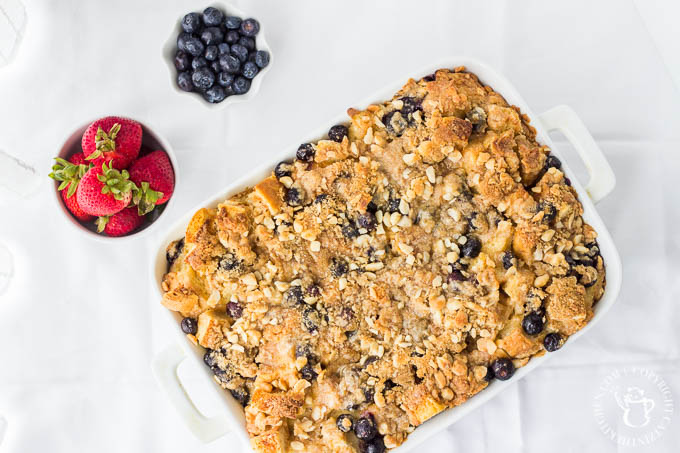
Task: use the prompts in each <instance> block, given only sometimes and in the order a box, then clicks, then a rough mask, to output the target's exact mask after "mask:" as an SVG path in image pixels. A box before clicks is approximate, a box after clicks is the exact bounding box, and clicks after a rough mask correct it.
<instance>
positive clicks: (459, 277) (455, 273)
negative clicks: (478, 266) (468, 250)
mask: <svg viewBox="0 0 680 453" xmlns="http://www.w3.org/2000/svg"><path fill="white" fill-rule="evenodd" d="M465 280H467V279H466V278H465V276H464V275H463V273H462V272H461V271H460V270H458V269H453V270H452V271H451V273H450V274H449V275H448V276H447V277H446V281H447V282H448V283H449V284H451V283H454V282H464V281H465Z"/></svg>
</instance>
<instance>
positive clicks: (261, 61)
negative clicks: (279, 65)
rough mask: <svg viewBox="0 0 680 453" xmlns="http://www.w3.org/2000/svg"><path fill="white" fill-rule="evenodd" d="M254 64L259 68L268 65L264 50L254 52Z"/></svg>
mask: <svg viewBox="0 0 680 453" xmlns="http://www.w3.org/2000/svg"><path fill="white" fill-rule="evenodd" d="M255 64H256V65H257V66H258V67H260V68H264V67H265V66H267V65H268V64H269V52H267V51H266V50H258V51H257V52H255Z"/></svg>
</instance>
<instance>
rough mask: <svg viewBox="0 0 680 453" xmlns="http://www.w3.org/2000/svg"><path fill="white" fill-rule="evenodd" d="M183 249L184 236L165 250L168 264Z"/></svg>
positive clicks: (173, 260)
mask: <svg viewBox="0 0 680 453" xmlns="http://www.w3.org/2000/svg"><path fill="white" fill-rule="evenodd" d="M189 79H190V81H191V76H190V77H189ZM183 250H184V238H182V239H180V240H178V241H174V242H172V243H171V244H170V245H169V246H168V249H167V250H166V252H165V259H166V261H167V262H168V264H169V265H172V263H174V262H175V260H176V259H177V258H179V256H180V255H181V254H182V251H183Z"/></svg>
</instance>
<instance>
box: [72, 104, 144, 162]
mask: <svg viewBox="0 0 680 453" xmlns="http://www.w3.org/2000/svg"><path fill="white" fill-rule="evenodd" d="M81 145H82V147H83V153H85V158H86V159H87V160H89V161H92V162H93V163H94V164H95V165H97V166H100V165H101V164H102V163H104V162H110V163H111V165H112V166H113V168H116V169H118V170H122V169H124V168H127V167H128V165H130V163H131V162H132V161H133V160H135V159H136V158H137V156H138V155H139V148H140V147H141V146H142V126H141V125H140V124H139V123H138V122H136V121H134V120H131V119H129V118H121V117H118V116H107V117H106V118H101V119H98V120H97V121H95V122H94V123H92V124H90V126H88V128H87V129H86V130H85V133H84V134H83V139H82V141H81Z"/></svg>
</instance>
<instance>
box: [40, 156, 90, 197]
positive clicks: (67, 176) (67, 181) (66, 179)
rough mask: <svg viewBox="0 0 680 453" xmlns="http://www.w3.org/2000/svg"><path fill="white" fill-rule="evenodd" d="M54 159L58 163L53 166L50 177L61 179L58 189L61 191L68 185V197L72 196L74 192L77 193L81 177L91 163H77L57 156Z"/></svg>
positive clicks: (56, 179)
mask: <svg viewBox="0 0 680 453" xmlns="http://www.w3.org/2000/svg"><path fill="white" fill-rule="evenodd" d="M54 160H56V161H57V163H56V164H54V165H53V166H52V172H51V173H50V174H49V177H50V178H52V179H54V180H55V181H61V184H59V188H58V189H57V190H59V191H61V190H64V189H65V188H66V187H67V186H68V192H66V197H68V198H71V197H72V196H73V194H74V193H76V189H77V188H78V183H79V182H80V178H82V177H83V176H84V175H85V173H86V172H87V170H89V169H90V167H91V165H85V164H78V165H75V164H72V163H71V162H69V161H67V160H66V159H62V158H61V157H55V158H54Z"/></svg>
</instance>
